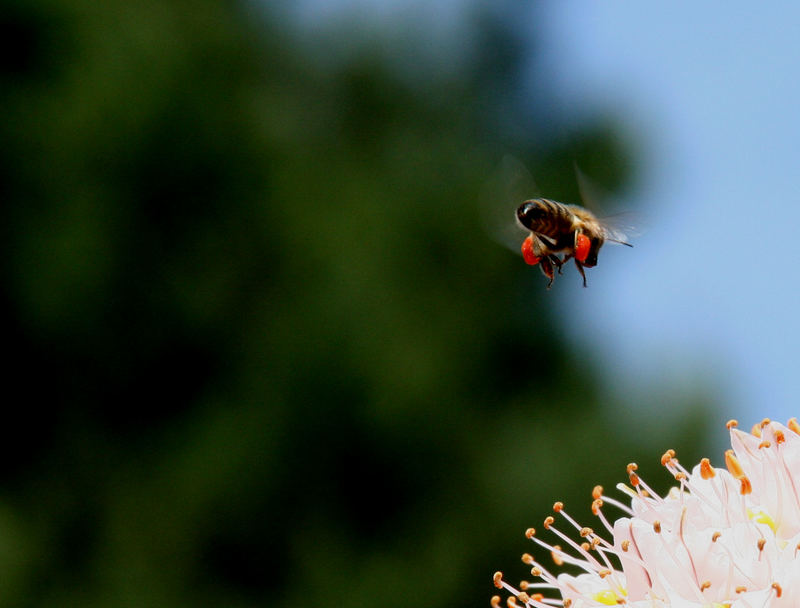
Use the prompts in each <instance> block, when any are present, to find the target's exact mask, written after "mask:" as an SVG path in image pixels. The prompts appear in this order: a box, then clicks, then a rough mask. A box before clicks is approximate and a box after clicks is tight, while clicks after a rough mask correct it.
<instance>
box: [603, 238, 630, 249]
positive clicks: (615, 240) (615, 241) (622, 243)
mask: <svg viewBox="0 0 800 608" xmlns="http://www.w3.org/2000/svg"><path fill="white" fill-rule="evenodd" d="M607 240H609V241H611V242H612V243H619V244H620V245H625V247H633V245H631V244H630V243H626V242H625V241H618V240H617V239H607Z"/></svg>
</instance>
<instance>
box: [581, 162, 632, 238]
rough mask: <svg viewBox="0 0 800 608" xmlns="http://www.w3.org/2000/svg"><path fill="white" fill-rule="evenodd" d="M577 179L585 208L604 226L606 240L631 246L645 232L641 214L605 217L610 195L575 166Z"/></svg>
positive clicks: (625, 213)
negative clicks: (634, 239)
mask: <svg viewBox="0 0 800 608" xmlns="http://www.w3.org/2000/svg"><path fill="white" fill-rule="evenodd" d="M575 177H576V178H577V180H578V190H579V191H580V193H581V199H582V200H583V204H584V207H586V208H587V209H588V210H589V211H591V212H593V213H594V214H595V215H596V216H597V217H598V218H599V219H600V223H601V224H602V225H603V229H604V232H605V238H606V240H607V241H610V242H612V243H618V244H620V245H628V246H629V247H633V245H631V243H630V240H631V239H632V238H635V237H637V236H640V235H641V234H642V233H643V232H644V229H643V226H644V221H643V218H642V216H641V214H639V213H635V212H630V211H623V212H621V213H613V214H611V215H604V214H603V213H602V211H603V207H604V201H607V200H609V198H610V197H609V195H608V193H607V192H605V191H604V190H603V189H602V188H600V187H599V186H598V185H597V184H596V183H595V182H593V181H592V180H591V179H589V177H588V176H587V175H586V174H585V173H584V172H583V171H581V170H580V169H579V168H578V165H577V164H576V165H575Z"/></svg>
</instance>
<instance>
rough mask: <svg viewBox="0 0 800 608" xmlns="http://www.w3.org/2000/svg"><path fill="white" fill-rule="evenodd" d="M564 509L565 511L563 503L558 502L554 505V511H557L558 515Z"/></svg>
mask: <svg viewBox="0 0 800 608" xmlns="http://www.w3.org/2000/svg"><path fill="white" fill-rule="evenodd" d="M563 509H564V503H563V502H556V503H554V504H553V511H555V512H556V513H560V512H561V511H562V510H563Z"/></svg>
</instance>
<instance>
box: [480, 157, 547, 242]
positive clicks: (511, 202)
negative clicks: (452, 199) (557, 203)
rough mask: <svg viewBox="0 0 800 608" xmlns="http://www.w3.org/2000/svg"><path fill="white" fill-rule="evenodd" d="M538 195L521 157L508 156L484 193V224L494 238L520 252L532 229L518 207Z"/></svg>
mask: <svg viewBox="0 0 800 608" xmlns="http://www.w3.org/2000/svg"><path fill="white" fill-rule="evenodd" d="M535 196H536V184H535V182H534V180H533V177H531V174H530V173H529V172H528V170H527V169H526V168H525V165H524V164H522V162H520V161H519V160H518V159H516V158H515V157H513V156H511V155H506V156H504V157H503V159H502V160H501V161H500V164H499V165H498V166H497V169H496V170H495V171H494V172H493V174H492V176H491V177H490V178H489V179H488V180H487V182H486V185H485V186H484V188H483V193H482V195H481V199H482V213H483V216H484V217H483V220H484V225H485V226H486V230H487V232H488V233H489V236H490V237H491V238H492V240H494V241H496V242H497V243H499V244H500V245H503V246H504V247H507V248H508V249H510V250H511V251H514V252H515V253H520V245H521V244H522V241H523V240H524V239H525V236H526V235H527V234H528V230H526V229H525V228H523V227H522V226H520V225H519V222H517V216H516V211H517V207H518V206H519V205H521V204H522V202H523V201H526V200H528V199H530V198H533V197H535Z"/></svg>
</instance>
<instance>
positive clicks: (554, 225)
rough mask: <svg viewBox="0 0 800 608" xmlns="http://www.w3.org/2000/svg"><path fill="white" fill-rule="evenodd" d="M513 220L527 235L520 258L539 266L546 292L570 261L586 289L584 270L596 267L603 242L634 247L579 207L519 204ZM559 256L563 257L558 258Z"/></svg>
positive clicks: (542, 201) (551, 203)
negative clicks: (543, 277)
mask: <svg viewBox="0 0 800 608" xmlns="http://www.w3.org/2000/svg"><path fill="white" fill-rule="evenodd" d="M516 217H517V222H518V224H519V225H520V226H522V227H523V228H524V229H525V230H528V231H530V234H529V235H528V236H527V237H526V238H525V240H524V241H523V243H522V256H523V258H524V259H525V262H526V263H528V264H530V265H532V266H533V265H536V264H539V268H541V270H542V272H543V273H544V275H545V276H546V277H547V278H548V279H550V281H549V282H548V284H547V288H548V289H550V286H551V285H552V284H553V278H554V276H555V272H554V270H558V273H559V274H561V267H562V266H563V265H564V264H565V263H566V262H568V261H569V260H570V259H572V260H574V261H575V266H577V268H578V272H580V273H581V277H582V278H583V286H584V287H586V273H585V272H584V270H583V269H584V268H592V267H593V266H596V265H597V254H598V253H599V252H600V248H601V247H602V246H603V244H604V243H605V242H606V241H609V242H613V243H619V244H620V245H626V246H627V247H633V245H631V244H630V243H628V242H626V240H625V239H626V237H625V235H624V234H623V233H622V232H621V231H619V230H616V229H614V228H612V227H611V225H610V224H607V223H605V222H603V221H601V220H599V219H598V218H597V217H595V215H594V214H593V213H592V212H591V211H589V210H588V209H585V208H583V207H580V206H578V205H567V204H565V203H558V202H556V201H553V200H550V199H547V198H535V199H530V200H527V201H525V202H524V203H522V204H521V205H520V206H519V207H518V208H517V214H516ZM559 254H562V255H563V257H562V258H559V257H558V256H559Z"/></svg>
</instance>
